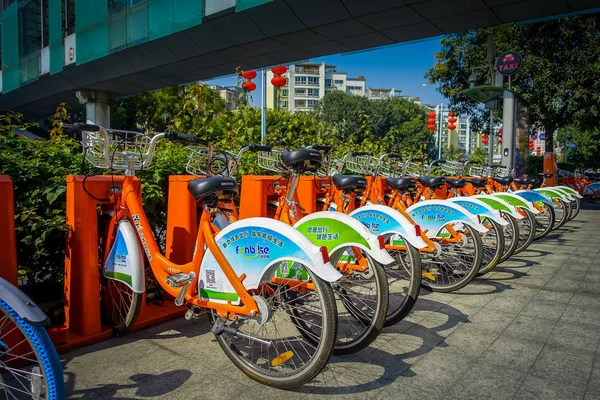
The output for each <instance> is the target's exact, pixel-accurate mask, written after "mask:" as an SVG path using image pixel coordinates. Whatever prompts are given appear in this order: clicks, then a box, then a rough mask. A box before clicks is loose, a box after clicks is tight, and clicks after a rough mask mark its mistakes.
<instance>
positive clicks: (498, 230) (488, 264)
mask: <svg viewBox="0 0 600 400" xmlns="http://www.w3.org/2000/svg"><path fill="white" fill-rule="evenodd" d="M481 223H482V224H483V225H485V227H486V228H488V231H487V232H486V233H484V234H483V235H482V236H481V241H482V243H483V255H482V258H481V267H480V268H479V275H483V274H487V273H488V272H490V271H491V270H493V269H494V268H495V267H496V265H498V263H499V262H500V260H501V259H502V254H503V252H504V232H503V229H502V227H501V226H500V224H498V223H497V222H496V221H493V220H491V219H489V218H484V219H483V220H482V221H481Z"/></svg>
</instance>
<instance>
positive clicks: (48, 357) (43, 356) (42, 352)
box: [0, 299, 65, 400]
mask: <svg viewBox="0 0 600 400" xmlns="http://www.w3.org/2000/svg"><path fill="white" fill-rule="evenodd" d="M0 311H1V312H2V313H4V317H3V318H1V320H2V324H1V329H2V330H8V333H7V334H6V335H0V336H1V338H0V343H1V344H2V347H3V351H2V353H3V354H2V358H1V361H0V369H3V370H5V371H7V370H6V368H5V365H6V364H5V361H6V358H7V355H8V356H10V353H7V352H6V351H7V350H6V347H8V345H9V344H12V343H7V342H8V341H9V340H10V339H11V337H9V335H14V334H15V333H16V332H15V331H14V328H12V327H11V324H10V323H6V322H5V321H4V318H8V319H9V320H10V321H11V322H12V323H13V324H14V325H15V326H16V328H17V329H18V330H19V332H20V335H19V340H21V336H22V337H23V339H22V340H21V341H20V342H18V343H16V344H15V345H14V346H12V347H11V348H13V347H16V346H18V347H19V348H20V349H22V346H24V342H23V340H24V341H26V342H27V343H28V344H29V346H31V353H33V356H35V357H36V359H37V360H39V366H32V367H31V371H29V372H27V373H25V374H17V375H15V374H14V373H12V372H8V373H11V376H10V377H9V379H4V376H3V377H2V378H3V379H2V382H1V383H0V392H1V391H2V390H8V391H9V392H6V391H5V395H6V398H15V399H16V398H19V399H21V398H29V397H22V396H23V394H24V393H23V388H25V390H27V389H26V388H27V387H29V388H30V389H31V391H32V392H35V393H29V395H31V398H32V399H33V398H35V399H48V400H63V399H64V398H65V384H64V380H63V373H62V366H61V364H60V359H59V358H58V354H57V353H56V349H55V348H54V344H53V343H52V340H50V337H49V336H48V333H47V332H46V330H45V329H44V327H42V326H35V325H32V324H30V323H28V322H27V321H25V320H24V319H23V318H21V316H19V314H17V312H16V311H15V310H13V309H12V307H10V306H9V305H8V304H7V303H6V302H5V301H3V300H1V299H0ZM0 331H1V330H0ZM5 336H6V338H5ZM11 348H9V349H8V350H10V349H11ZM29 353H30V352H29V351H28V352H26V353H21V354H15V355H14V357H15V359H18V360H19V361H22V360H23V359H24V358H23V357H24V356H27V355H28V354H29ZM7 362H8V361H7ZM29 366H30V365H28V367H29ZM11 368H14V367H11ZM34 368H35V370H34ZM37 369H39V373H40V374H41V377H39V381H38V380H37V379H36V382H35V383H32V382H30V384H29V385H27V386H24V385H23V382H21V381H19V382H20V385H21V386H20V387H19V389H18V390H15V393H17V395H14V394H12V391H11V390H10V389H9V388H8V382H10V379H11V378H12V379H17V380H18V379H19V376H18V375H20V376H21V377H26V376H28V375H29V376H32V377H33V376H34V373H33V372H35V373H38V372H37ZM8 373H7V372H4V373H3V375H4V374H8ZM43 382H46V384H45V385H44V386H45V387H44V393H43V395H44V397H41V395H42V393H41V389H42V387H41V385H42V384H43ZM34 385H35V386H36V388H34ZM13 389H15V388H13ZM38 392H40V393H38ZM7 393H10V394H11V396H12V397H9V396H8V394H7ZM27 394H28V393H25V395H27Z"/></svg>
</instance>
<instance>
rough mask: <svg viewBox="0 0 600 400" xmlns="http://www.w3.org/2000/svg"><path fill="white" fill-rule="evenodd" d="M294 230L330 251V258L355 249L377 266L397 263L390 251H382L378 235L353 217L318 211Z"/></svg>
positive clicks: (295, 226) (299, 222)
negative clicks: (359, 250)
mask: <svg viewBox="0 0 600 400" xmlns="http://www.w3.org/2000/svg"><path fill="white" fill-rule="evenodd" d="M294 228H296V229H297V230H298V231H299V232H300V233H302V234H303V235H304V236H306V237H307V238H308V239H309V240H310V241H311V242H312V243H313V244H315V245H317V246H325V247H327V250H328V251H329V254H333V253H335V252H336V251H337V250H338V249H340V248H343V247H348V246H354V247H358V248H360V249H362V250H364V251H365V252H367V254H369V255H370V256H371V257H372V258H373V259H374V260H375V261H377V262H378V263H381V264H383V265H389V264H391V263H393V262H394V259H393V258H392V257H391V256H390V255H389V254H388V252H387V250H385V249H380V248H379V240H378V239H377V235H374V234H373V233H371V231H370V230H369V229H368V228H367V227H366V226H364V225H363V224H361V223H360V222H358V221H357V220H355V219H354V218H352V217H351V216H350V215H346V214H344V213H341V212H335V211H319V212H316V213H312V214H309V215H307V216H305V217H304V218H302V219H301V220H300V221H298V222H296V224H295V225H294Z"/></svg>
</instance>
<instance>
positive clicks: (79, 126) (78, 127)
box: [62, 122, 102, 132]
mask: <svg viewBox="0 0 600 400" xmlns="http://www.w3.org/2000/svg"><path fill="white" fill-rule="evenodd" d="M62 127H63V128H66V129H71V130H73V131H88V132H98V131H100V129H102V128H101V127H100V126H98V125H94V124H86V123H83V122H76V123H74V124H65V123H63V124H62Z"/></svg>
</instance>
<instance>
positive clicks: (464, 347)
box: [444, 322, 503, 356]
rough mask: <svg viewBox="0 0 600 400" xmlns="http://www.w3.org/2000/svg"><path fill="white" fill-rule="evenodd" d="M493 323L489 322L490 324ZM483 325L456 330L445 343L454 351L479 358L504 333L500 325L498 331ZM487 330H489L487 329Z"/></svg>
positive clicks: (462, 327) (473, 325)
mask: <svg viewBox="0 0 600 400" xmlns="http://www.w3.org/2000/svg"><path fill="white" fill-rule="evenodd" d="M490 323H492V322H488V324H490ZM481 325H483V324H465V325H463V326H461V327H460V328H458V329H456V330H455V331H454V332H452V334H451V335H450V336H448V338H446V339H445V340H444V343H445V344H446V345H448V347H449V349H451V350H453V351H460V352H464V353H465V354H469V355H470V356H478V355H480V354H481V353H483V352H484V351H485V350H486V349H487V348H488V347H489V346H490V345H491V344H492V342H493V341H494V340H496V338H497V337H498V336H500V333H501V332H502V329H503V326H501V325H499V326H498V328H497V329H496V330H493V329H489V326H486V327H482V326H481ZM486 328H487V329H486Z"/></svg>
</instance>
